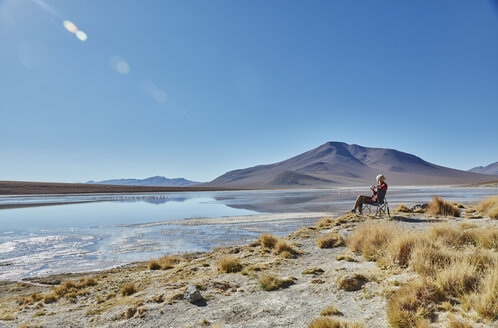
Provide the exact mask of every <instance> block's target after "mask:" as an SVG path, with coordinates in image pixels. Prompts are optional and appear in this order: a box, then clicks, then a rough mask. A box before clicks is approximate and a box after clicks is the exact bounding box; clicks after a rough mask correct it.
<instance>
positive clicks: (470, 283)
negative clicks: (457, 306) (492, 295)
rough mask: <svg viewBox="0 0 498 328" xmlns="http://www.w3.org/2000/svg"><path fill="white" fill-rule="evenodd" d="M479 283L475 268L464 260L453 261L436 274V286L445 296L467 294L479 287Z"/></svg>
mask: <svg viewBox="0 0 498 328" xmlns="http://www.w3.org/2000/svg"><path fill="white" fill-rule="evenodd" d="M479 282H480V279H479V276H478V273H477V266H476V265H473V264H470V263H468V262H467V261H466V260H454V261H453V262H452V263H451V264H450V265H448V266H447V267H446V268H444V269H442V270H441V271H438V272H437V274H436V284H437V286H438V287H439V288H440V289H441V290H442V291H443V292H445V294H446V295H452V296H458V295H462V294H465V293H469V292H471V291H473V290H475V289H476V288H477V287H478V286H479Z"/></svg>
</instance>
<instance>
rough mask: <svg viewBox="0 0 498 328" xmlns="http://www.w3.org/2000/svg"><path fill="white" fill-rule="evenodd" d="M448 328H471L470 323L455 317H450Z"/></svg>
mask: <svg viewBox="0 0 498 328" xmlns="http://www.w3.org/2000/svg"><path fill="white" fill-rule="evenodd" d="M448 328H472V325H471V324H470V323H468V322H467V321H462V320H459V319H455V318H450V321H449V322H448Z"/></svg>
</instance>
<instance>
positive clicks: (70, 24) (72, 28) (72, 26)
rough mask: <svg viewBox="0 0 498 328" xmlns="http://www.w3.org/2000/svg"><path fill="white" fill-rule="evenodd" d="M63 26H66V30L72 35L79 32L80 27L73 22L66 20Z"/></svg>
mask: <svg viewBox="0 0 498 328" xmlns="http://www.w3.org/2000/svg"><path fill="white" fill-rule="evenodd" d="M62 24H63V25H64V27H65V28H66V30H68V31H69V32H71V33H76V32H78V27H77V26H76V25H75V24H74V23H73V22H71V21H68V20H65V21H64V22H62Z"/></svg>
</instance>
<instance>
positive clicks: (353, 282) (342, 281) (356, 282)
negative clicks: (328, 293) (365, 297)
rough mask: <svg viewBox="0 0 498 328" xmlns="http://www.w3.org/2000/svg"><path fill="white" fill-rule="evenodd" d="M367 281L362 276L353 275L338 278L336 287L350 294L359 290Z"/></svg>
mask: <svg viewBox="0 0 498 328" xmlns="http://www.w3.org/2000/svg"><path fill="white" fill-rule="evenodd" d="M367 281H368V278H367V277H365V276H364V275H362V274H358V273H354V274H347V275H345V276H342V277H340V278H339V279H338V280H337V285H338V286H339V288H341V289H344V290H346V291H348V292H350V291H355V290H359V289H361V286H363V285H364V284H365V283H366V282H367Z"/></svg>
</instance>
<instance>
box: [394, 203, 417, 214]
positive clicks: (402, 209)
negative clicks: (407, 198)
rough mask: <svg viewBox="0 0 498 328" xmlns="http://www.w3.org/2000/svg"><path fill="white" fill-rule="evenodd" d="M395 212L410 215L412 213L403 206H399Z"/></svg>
mask: <svg viewBox="0 0 498 328" xmlns="http://www.w3.org/2000/svg"><path fill="white" fill-rule="evenodd" d="M395 212H402V213H412V212H413V211H412V210H411V209H409V208H408V206H406V205H405V204H399V206H398V208H396V209H395Z"/></svg>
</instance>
